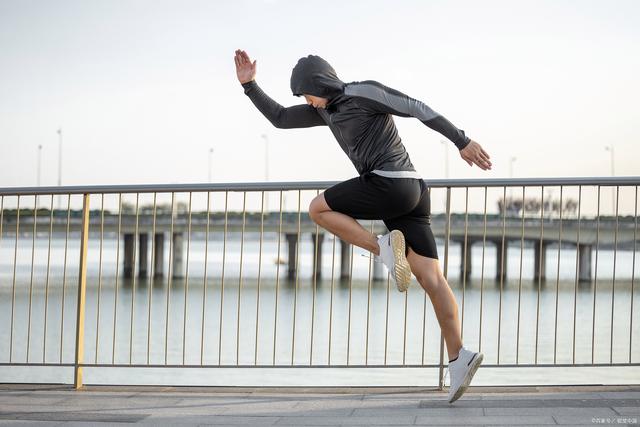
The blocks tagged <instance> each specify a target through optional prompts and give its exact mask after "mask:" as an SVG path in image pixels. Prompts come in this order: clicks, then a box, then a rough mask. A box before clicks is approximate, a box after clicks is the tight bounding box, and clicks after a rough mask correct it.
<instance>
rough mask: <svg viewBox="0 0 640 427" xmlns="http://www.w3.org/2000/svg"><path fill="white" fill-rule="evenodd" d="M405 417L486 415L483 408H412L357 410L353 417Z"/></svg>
mask: <svg viewBox="0 0 640 427" xmlns="http://www.w3.org/2000/svg"><path fill="white" fill-rule="evenodd" d="M403 415H415V416H432V415H434V416H435V415H453V416H458V415H469V416H471V415H478V416H481V415H484V412H483V408H458V407H450V408H426V409H423V408H412V409H395V408H380V409H369V408H367V409H356V410H355V411H354V412H353V416H361V417H375V416H385V417H389V416H398V417H400V416H403Z"/></svg>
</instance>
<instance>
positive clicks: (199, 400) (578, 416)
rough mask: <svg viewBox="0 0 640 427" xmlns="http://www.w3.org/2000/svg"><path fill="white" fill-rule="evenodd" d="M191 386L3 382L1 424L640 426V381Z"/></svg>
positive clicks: (1, 387) (0, 390) (0, 388)
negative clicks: (463, 389)
mask: <svg viewBox="0 0 640 427" xmlns="http://www.w3.org/2000/svg"><path fill="white" fill-rule="evenodd" d="M446 397H447V394H446V391H437V390H433V389H428V388H409V389H407V388H402V389H395V388H340V389H316V388H310V389H307V388H295V389H293V388H288V389H283V388H277V389H256V388H251V389H246V388H202V387H200V388H192V387H96V386H93V387H86V388H85V389H83V390H81V391H75V390H73V389H72V388H69V387H68V386H32V385H29V386H27V385H2V384H0V425H14V424H15V425H47V426H50V425H51V426H67V425H69V426H80V425H101V426H106V425H120V424H122V425H130V424H131V423H141V424H149V425H251V426H265V425H276V426H277V425H293V426H327V425H332V426H337V425H345V426H347V425H348V426H352V425H365V426H371V425H376V426H382V425H389V426H403V425H437V424H441V425H464V426H473V425H485V426H489V425H536V426H537V425H546V424H562V425H587V426H593V425H596V424H605V425H607V424H615V425H638V424H640V386H573V387H508V388H507V387H471V388H470V389H469V390H468V391H467V393H466V394H465V395H464V396H463V397H462V398H461V399H460V400H458V401H456V402H454V403H453V404H449V403H448V402H447V401H446Z"/></svg>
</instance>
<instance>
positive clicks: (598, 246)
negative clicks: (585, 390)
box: [591, 185, 601, 364]
mask: <svg viewBox="0 0 640 427" xmlns="http://www.w3.org/2000/svg"><path fill="white" fill-rule="evenodd" d="M600 189H601V187H600V186H599V185H598V210H597V215H598V216H597V218H596V266H595V272H594V279H593V312H592V320H593V323H592V325H591V364H593V363H594V360H595V335H596V291H597V289H598V252H599V248H600Z"/></svg>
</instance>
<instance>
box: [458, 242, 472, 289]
mask: <svg viewBox="0 0 640 427" xmlns="http://www.w3.org/2000/svg"><path fill="white" fill-rule="evenodd" d="M471 244H472V242H471V241H468V240H467V245H466V248H465V244H464V241H461V242H460V279H462V278H466V279H469V277H471ZM465 252H466V258H465ZM465 264H466V267H465Z"/></svg>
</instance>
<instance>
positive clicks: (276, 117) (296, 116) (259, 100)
mask: <svg viewBox="0 0 640 427" xmlns="http://www.w3.org/2000/svg"><path fill="white" fill-rule="evenodd" d="M242 87H243V88H244V93H245V94H246V95H247V96H248V97H249V99H251V102H253V104H254V105H255V106H256V107H257V108H258V110H260V112H261V113H262V114H263V115H264V116H265V117H266V118H267V120H269V121H270V122H271V124H273V125H274V126H275V127H277V128H280V129H292V128H308V127H313V126H326V122H325V121H324V120H323V119H322V117H320V115H319V114H318V112H317V111H316V109H315V108H313V107H312V106H310V105H307V104H301V105H294V106H293V107H288V108H285V107H283V106H282V105H280V104H278V103H277V102H276V101H274V100H273V99H271V97H269V95H267V94H266V93H265V92H264V91H263V90H262V89H261V88H260V86H258V84H257V83H256V82H255V80H252V81H250V82H248V83H244V84H243V85H242Z"/></svg>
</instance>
